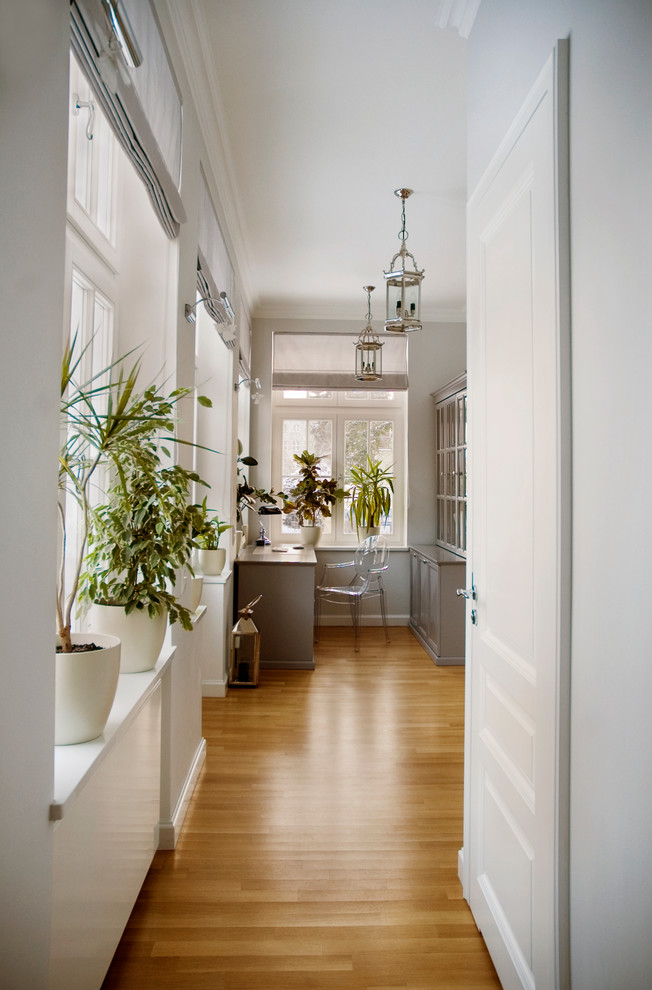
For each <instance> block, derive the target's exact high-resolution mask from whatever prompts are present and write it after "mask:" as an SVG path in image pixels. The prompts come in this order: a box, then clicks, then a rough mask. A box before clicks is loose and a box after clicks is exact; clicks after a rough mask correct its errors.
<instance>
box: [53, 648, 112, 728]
mask: <svg viewBox="0 0 652 990" xmlns="http://www.w3.org/2000/svg"><path fill="white" fill-rule="evenodd" d="M72 641H73V644H75V643H90V642H94V643H96V644H97V646H101V647H102V649H101V650H89V651H87V652H85V653H57V654H56V657H55V664H56V667H55V695H54V743H55V746H71V745H73V744H76V743H83V742H88V741H89V740H90V739H96V738H97V737H98V736H101V735H102V733H103V732H104V726H105V725H106V723H107V721H108V718H109V714H110V712H111V707H112V705H113V699H114V698H115V692H116V689H117V687H118V675H119V674H120V640H119V639H117V638H116V637H115V636H106V635H102V634H98V633H93V634H89V633H73V634H72Z"/></svg>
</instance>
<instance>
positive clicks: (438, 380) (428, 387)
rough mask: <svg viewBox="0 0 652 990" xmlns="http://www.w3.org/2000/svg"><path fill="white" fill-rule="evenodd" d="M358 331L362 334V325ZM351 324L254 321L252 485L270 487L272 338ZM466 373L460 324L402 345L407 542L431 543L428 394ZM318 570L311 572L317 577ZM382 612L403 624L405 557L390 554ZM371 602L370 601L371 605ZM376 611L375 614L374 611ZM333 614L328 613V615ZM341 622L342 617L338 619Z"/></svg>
mask: <svg viewBox="0 0 652 990" xmlns="http://www.w3.org/2000/svg"><path fill="white" fill-rule="evenodd" d="M359 322H360V329H362V322H361V321H359ZM355 327H356V323H355V321H352V322H351V321H349V322H345V321H338V320H263V319H257V320H254V324H253V343H252V374H253V375H254V376H256V375H257V376H258V377H259V378H260V380H261V384H262V386H263V392H264V398H263V399H262V400H261V402H260V403H259V404H258V405H252V419H251V453H252V454H253V455H254V456H255V457H256V458H257V459H258V460H259V462H260V468H258V469H256V473H255V474H254V471H252V472H251V478H252V479H255V480H256V482H257V484H259V485H261V486H268V485H269V484H270V478H271V473H270V459H271V384H270V369H271V355H272V333H273V332H274V331H275V330H277V331H280V330H286V331H290V330H294V331H298V330H301V331H303V332H306V331H310V330H312V331H314V332H322V333H323V332H329V331H330V332H333V333H336V332H338V331H339V332H340V333H342V332H343V331H345V330H346V331H348V332H351V330H352V329H355ZM465 369H466V327H465V324H463V323H424V326H423V329H422V330H420V331H416V332H415V333H412V334H410V336H409V342H408V377H409V390H408V543H433V542H434V537H435V499H434V491H435V463H434V449H435V424H434V402H433V399H432V398H431V393H432V392H434V391H435V390H436V389H438V388H440V387H441V386H442V385H445V384H446V382H448V381H450V380H451V379H453V378H455V377H456V376H457V375H459V374H460V373H461V372H463V371H464V370H465ZM348 557H350V553H344V554H342V553H340V554H338V553H337V552H336V551H324V550H320V551H319V553H318V560H319V561H320V562H324V561H325V560H326V559H330V560H339V559H347V558H348ZM319 577H320V568H319V567H318V568H317V578H318V579H319ZM385 584H386V588H387V610H388V613H389V614H390V615H391V616H392V619H393V621H395V622H401V621H406V620H407V617H408V615H409V609H410V561H409V554H407V553H405V552H401V551H393V552H392V554H391V563H390V567H389V570H388V573H387V580H386V582H385ZM375 605H376V603H375V602H374V606H375ZM375 610H377V609H375ZM331 611H334V610H331ZM342 621H343V622H345V621H346V619H345V617H344V618H343V619H342Z"/></svg>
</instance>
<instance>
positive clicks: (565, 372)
mask: <svg viewBox="0 0 652 990" xmlns="http://www.w3.org/2000/svg"><path fill="white" fill-rule="evenodd" d="M551 74H552V93H553V100H554V111H553V112H554V135H553V140H554V165H555V211H556V220H557V223H556V224H555V235H556V240H555V252H556V262H557V263H556V358H557V369H556V370H557V396H558V401H557V409H556V423H555V430H556V447H557V451H556V452H557V477H556V489H557V532H556V538H557V545H556V558H557V574H558V586H557V628H556V641H557V656H556V659H557V669H556V712H555V720H556V724H555V736H556V753H555V766H554V777H555V783H554V787H555V800H556V814H555V821H554V823H553V827H554V833H555V834H554V847H555V859H556V863H555V866H556V874H555V878H554V886H555V933H554V935H555V955H556V959H555V971H556V979H555V988H554V990H567V988H568V987H570V936H569V922H570V897H569V875H570V863H569V858H570V849H569V847H570V838H569V836H570V659H571V604H572V603H571V566H572V560H571V498H572V490H571V480H572V479H571V468H572V432H571V343H570V322H571V320H570V314H571V308H570V198H569V185H570V183H569V100H568V94H569V42H568V40H567V39H560V40H559V41H558V42H557V44H556V45H555V48H554V50H553V52H552V54H551V56H550V58H549V59H548V61H547V62H546V65H545V66H544V68H543V70H542V72H541V73H540V75H539V77H538V79H537V81H536V82H535V84H534V86H533V88H532V90H531V91H530V93H529V94H528V97H527V98H526V100H525V102H524V103H523V105H522V107H521V109H520V111H519V113H518V114H517V116H516V118H515V120H514V121H513V123H512V125H511V126H510V128H509V130H508V131H507V133H506V135H505V137H504V138H503V140H502V142H501V143H500V146H499V148H498V150H497V151H496V153H495V155H494V157H493V158H492V160H491V162H490V164H489V166H488V168H487V169H486V171H485V173H484V174H483V176H482V178H481V179H480V181H479V183H478V185H477V186H476V188H475V190H474V191H473V193H472V195H471V196H470V197H469V201H468V205H467V243H468V245H470V243H471V231H470V223H469V218H470V216H471V211H472V210H473V208H474V205H475V204H476V203H477V202H478V201H479V200H480V199H481V198H482V196H483V195H484V193H485V191H486V190H487V189H488V188H489V186H490V185H491V183H492V181H493V180H494V178H495V177H496V175H497V174H498V172H499V170H500V169H501V167H502V165H503V163H504V162H505V159H506V158H507V156H508V155H509V153H510V151H511V149H512V148H513V146H514V145H515V143H516V142H517V140H518V138H519V136H520V134H521V133H522V131H523V130H524V128H525V127H526V125H527V123H528V121H529V120H530V118H531V116H532V114H533V113H534V111H535V110H536V108H537V106H538V105H539V103H540V101H541V99H542V98H543V95H544V93H545V91H546V90H547V89H549V88H550V80H551ZM469 254H470V250H469V248H468V247H467V257H468V256H469ZM467 277H468V276H467ZM473 320H474V313H473V311H472V309H471V310H470V312H469V321H468V323H467V350H468V353H469V354H470V353H471V348H472V347H473V346H474V344H473V336H474V323H473ZM468 365H469V393H468V394H469V404H470V405H471V404H472V403H473V377H472V362H470V361H469V362H468ZM469 418H470V422H471V423H472V416H471V417H469ZM469 429H470V431H471V426H470V427H469ZM473 443H474V438H473V434H472V432H470V434H469V449H470V450H471V451H472V450H473ZM473 484H474V479H473V471H472V459H471V461H470V463H469V503H470V506H472V503H473ZM467 525H468V527H469V534H468V543H467V545H468V548H469V549H468V565H467V573H468V575H469V578H468V583H469V585H472V580H473V579H472V574H473V545H474V533H473V511H470V512H469V513H468V516H467ZM466 632H467V634H466V643H467V656H466V688H465V747H464V751H465V755H464V847H463V849H462V850H461V851H460V860H459V873H460V879H461V881H462V885H463V892H464V896H465V898H466V900H467V901H468V900H469V899H470V889H471V875H470V870H471V863H470V856H467V855H465V850H467V849H470V848H471V846H470V842H471V815H472V813H473V806H472V804H471V731H472V717H471V716H472V708H473V704H474V700H475V699H474V698H473V693H472V684H473V677H472V671H473V650H472V635H471V634H472V626H471V608H470V607H469V608H467V631H466ZM542 990H544V988H542ZM545 990H553V988H545Z"/></svg>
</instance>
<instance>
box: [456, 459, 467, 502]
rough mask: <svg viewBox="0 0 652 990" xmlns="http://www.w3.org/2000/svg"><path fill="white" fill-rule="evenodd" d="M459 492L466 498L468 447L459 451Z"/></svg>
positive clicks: (461, 496)
mask: <svg viewBox="0 0 652 990" xmlns="http://www.w3.org/2000/svg"><path fill="white" fill-rule="evenodd" d="M457 494H458V495H459V496H460V498H466V448H465V447H461V448H460V449H459V450H458V452H457Z"/></svg>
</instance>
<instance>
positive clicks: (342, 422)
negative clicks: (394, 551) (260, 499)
mask: <svg viewBox="0 0 652 990" xmlns="http://www.w3.org/2000/svg"><path fill="white" fill-rule="evenodd" d="M405 409H406V393H405V392H383V391H373V392H369V391H366V392H358V391H355V390H354V391H351V392H346V391H341V392H340V391H328V390H323V389H322V390H309V389H302V390H276V391H274V393H273V398H272V417H273V436H272V471H273V484H274V487H275V488H276V489H278V488H281V490H282V491H284V492H288V491H289V489H290V488H292V486H293V485H294V484H295V482H296V480H297V479H298V474H297V471H296V467H297V465H296V463H295V462H294V459H293V458H294V455H295V454H299V453H301V451H303V450H309V451H310V452H311V453H314V454H317V456H319V457H322V458H323V460H322V462H321V464H320V469H321V470H322V473H324V474H326V475H328V476H329V477H334V478H336V479H337V481H338V482H339V484H340V486H341V487H343V488H347V487H348V486H349V484H350V483H351V478H350V469H351V467H352V466H353V465H355V464H364V463H365V462H366V458H367V455H369V456H370V457H372V458H373V459H374V460H380V461H381V462H382V464H383V466H385V467H390V466H391V467H392V469H393V473H394V475H395V478H396V480H395V483H394V488H395V491H394V497H393V500H392V509H391V512H390V515H389V517H388V518H387V519H386V520H383V524H382V530H381V531H382V533H383V535H384V536H385V537H386V538H387V540H388V542H389V543H390V544H394V545H402V544H404V542H405V528H406V527H405V488H406V485H405V475H406V472H405V446H406V445H405ZM272 519H273V523H272V525H273V533H274V535H275V538H277V539H280V540H284V541H285V542H289V540H291V539H292V537H293V536H296V535H297V534H298V532H299V521H298V519H297V517H296V515H295V514H294V513H292V514H288V515H283V516H281V517H280V518H279V517H272ZM358 542H359V537H358V534H357V532H356V528H355V525H353V524H352V523H351V520H350V518H349V513H348V505H347V502H346V501H344V502H343V503H338V504H337V506H336V507H335V511H334V513H333V516H332V518H330V519H325V520H324V521H323V533H322V537H321V540H320V546H327V545H331V546H347V545H356V544H357V543H358Z"/></svg>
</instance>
